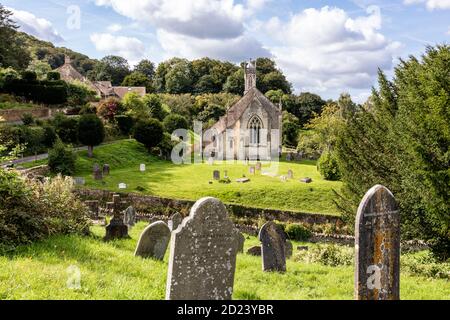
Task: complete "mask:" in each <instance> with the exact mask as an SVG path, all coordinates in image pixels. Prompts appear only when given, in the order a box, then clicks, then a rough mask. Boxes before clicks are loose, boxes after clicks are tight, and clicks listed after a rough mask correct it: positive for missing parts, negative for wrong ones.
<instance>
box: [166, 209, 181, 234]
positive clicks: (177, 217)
mask: <svg viewBox="0 0 450 320" xmlns="http://www.w3.org/2000/svg"><path fill="white" fill-rule="evenodd" d="M182 221H183V216H182V215H181V214H180V213H179V212H176V213H174V214H173V216H172V217H171V218H170V220H169V229H170V231H174V230H176V229H177V228H178V226H179V225H180V224H181V222H182Z"/></svg>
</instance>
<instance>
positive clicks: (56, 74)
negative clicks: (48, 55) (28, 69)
mask: <svg viewBox="0 0 450 320" xmlns="http://www.w3.org/2000/svg"><path fill="white" fill-rule="evenodd" d="M47 80H49V81H56V80H61V74H60V73H59V72H57V71H50V72H48V73H47Z"/></svg>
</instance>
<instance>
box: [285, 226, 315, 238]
mask: <svg viewBox="0 0 450 320" xmlns="http://www.w3.org/2000/svg"><path fill="white" fill-rule="evenodd" d="M284 232H286V234H287V236H288V237H289V239H291V240H296V241H306V240H308V239H309V238H311V231H309V230H308V229H307V228H306V227H304V226H302V225H301V224H297V223H288V224H286V226H285V228H284Z"/></svg>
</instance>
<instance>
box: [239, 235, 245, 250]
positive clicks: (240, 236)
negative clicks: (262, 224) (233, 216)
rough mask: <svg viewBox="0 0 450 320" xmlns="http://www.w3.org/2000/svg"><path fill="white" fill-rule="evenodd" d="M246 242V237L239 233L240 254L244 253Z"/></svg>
mask: <svg viewBox="0 0 450 320" xmlns="http://www.w3.org/2000/svg"><path fill="white" fill-rule="evenodd" d="M244 242H245V237H244V235H243V234H242V233H240V232H239V234H238V252H241V253H243V252H244Z"/></svg>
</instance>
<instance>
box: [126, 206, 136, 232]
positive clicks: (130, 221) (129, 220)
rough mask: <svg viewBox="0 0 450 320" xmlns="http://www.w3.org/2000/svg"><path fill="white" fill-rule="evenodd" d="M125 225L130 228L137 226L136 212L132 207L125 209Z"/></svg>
mask: <svg viewBox="0 0 450 320" xmlns="http://www.w3.org/2000/svg"><path fill="white" fill-rule="evenodd" d="M123 223H124V224H126V225H127V226H128V227H129V228H130V227H132V226H134V225H135V224H136V210H135V209H134V208H133V207H132V206H129V207H128V208H126V209H125V212H124V214H123Z"/></svg>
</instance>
